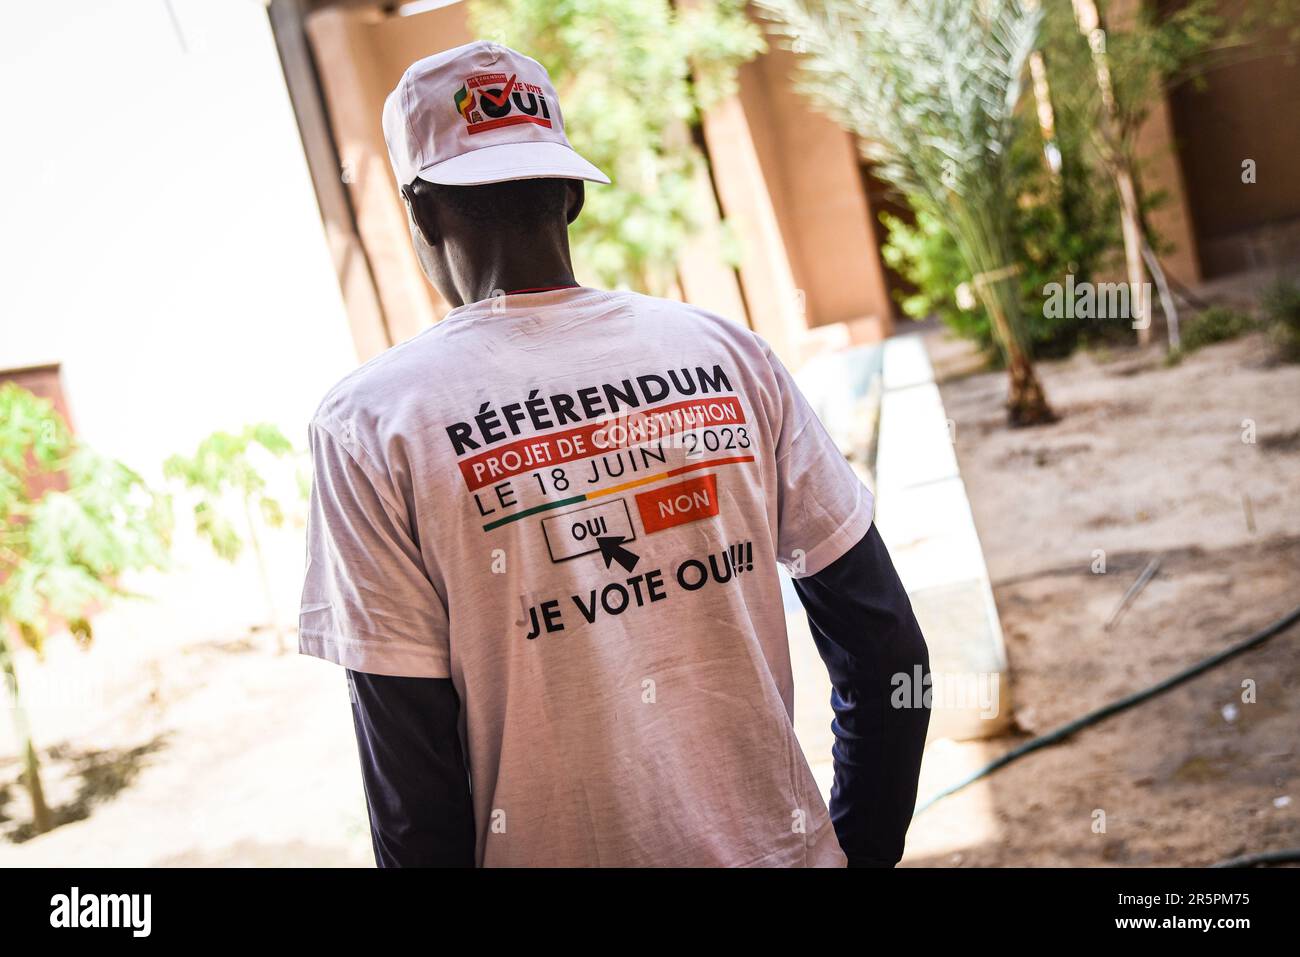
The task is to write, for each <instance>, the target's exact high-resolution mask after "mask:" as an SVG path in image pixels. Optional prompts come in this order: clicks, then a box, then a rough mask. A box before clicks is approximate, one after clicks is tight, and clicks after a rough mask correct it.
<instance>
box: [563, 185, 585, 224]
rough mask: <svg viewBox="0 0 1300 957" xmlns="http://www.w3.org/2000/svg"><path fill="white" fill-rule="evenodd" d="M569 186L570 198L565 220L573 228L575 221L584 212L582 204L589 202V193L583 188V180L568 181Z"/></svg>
mask: <svg viewBox="0 0 1300 957" xmlns="http://www.w3.org/2000/svg"><path fill="white" fill-rule="evenodd" d="M568 184H569V196H568V201H567V202H566V204H565V209H564V220H565V222H566V223H568V224H569V225H570V226H572V225H573V221H574V220H575V219H577V218H578V214H579V213H580V212H582V204H583V203H585V202H586V201H587V192H586V189H585V188H584V187H583V184H582V180H580V179H571V180H568Z"/></svg>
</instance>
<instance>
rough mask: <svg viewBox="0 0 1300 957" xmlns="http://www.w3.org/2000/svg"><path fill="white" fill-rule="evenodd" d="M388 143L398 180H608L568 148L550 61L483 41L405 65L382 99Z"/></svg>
mask: <svg viewBox="0 0 1300 957" xmlns="http://www.w3.org/2000/svg"><path fill="white" fill-rule="evenodd" d="M384 141H385V142H386V143H387V144H388V158H389V160H390V161H391V162H392V164H393V172H394V174H396V176H397V183H398V185H399V186H409V185H410V184H411V183H413V182H414V181H415V180H416V179H422V180H425V181H427V182H430V183H443V184H446V185H448V186H481V185H483V184H486V183H502V182H505V181H507V180H512V179H543V178H551V179H585V180H590V181H592V182H593V183H608V182H609V177H608V176H606V175H605V174H604V173H602V172H601V171H600V170H598V169H596V167H595V166H593V165H591V163H588V162H587V161H586V160H585V159H583V158H582V157H581V156H579V155H578V154H577V152H576V151H575V150H574V148H573V147H572V146H570V145H569V139H568V137H567V136H565V135H564V117H563V116H562V115H561V114H560V100H559V97H558V96H557V95H556V93H555V87H554V86H553V85H552V84H551V78H550V76H549V75H547V72H546V68H545V67H543V66H542V65H541V64H540V63H538V62H537V61H536V60H534V59H533V58H532V57H526V56H524V55H523V54H522V53H519V52H517V51H515V50H512V49H510V48H509V47H506V46H502V45H501V44H499V43H489V42H486V41H484V40H476V41H474V42H473V43H467V44H465V45H464V46H460V47H456V48H455V49H452V50H444V51H443V52H442V53H436V54H434V55H433V56H430V57H425V58H424V59H423V60H417V61H416V62H415V63H412V64H411V65H410V66H409V67H407V69H406V72H405V73H403V74H402V79H401V80H400V81H398V84H397V89H395V90H393V92H392V93H390V94H388V99H387V100H386V101H385V103H384Z"/></svg>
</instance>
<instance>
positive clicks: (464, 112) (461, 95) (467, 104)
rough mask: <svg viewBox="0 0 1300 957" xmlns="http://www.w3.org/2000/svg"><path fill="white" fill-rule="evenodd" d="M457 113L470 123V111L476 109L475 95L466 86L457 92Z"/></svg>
mask: <svg viewBox="0 0 1300 957" xmlns="http://www.w3.org/2000/svg"><path fill="white" fill-rule="evenodd" d="M455 100H456V111H457V112H458V113H460V115H461V116H463V117H465V122H467V123H468V122H469V111H470V110H472V109H474V94H473V93H471V92H470V91H469V89H468V88H467V87H465V86H462V87H461V88H460V89H459V90H457V91H456V95H455Z"/></svg>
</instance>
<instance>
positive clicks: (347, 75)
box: [306, 4, 471, 359]
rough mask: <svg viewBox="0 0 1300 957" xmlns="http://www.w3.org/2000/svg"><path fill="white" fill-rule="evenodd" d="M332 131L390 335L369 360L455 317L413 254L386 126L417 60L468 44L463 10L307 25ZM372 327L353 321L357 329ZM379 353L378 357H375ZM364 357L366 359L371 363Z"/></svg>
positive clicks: (370, 338)
mask: <svg viewBox="0 0 1300 957" xmlns="http://www.w3.org/2000/svg"><path fill="white" fill-rule="evenodd" d="M306 28H307V35H308V37H309V38H310V40H311V44H312V51H313V54H314V55H315V57H316V62H317V64H318V67H319V72H320V77H321V85H322V87H323V88H324V93H325V100H326V103H327V105H328V108H329V114H330V123H331V125H332V126H333V130H334V139H335V142H336V144H337V147H338V151H339V161H340V163H341V164H342V167H343V169H342V171H341V175H342V176H343V177H344V181H345V182H346V183H347V186H348V190H349V192H350V194H351V196H352V203H353V207H354V209H355V211H356V218H357V230H358V232H359V233H360V235H361V239H362V242H363V243H365V247H366V252H367V254H368V255H369V258H370V266H371V270H372V271H373V273H374V277H375V284H376V286H377V287H378V292H379V297H380V301H381V302H382V303H383V307H384V313H385V315H386V317H387V325H388V328H387V330H383V331H382V334H381V335H380V336H374V335H365V336H358V341H359V342H364V343H365V345H366V346H367V347H368V349H369V350H373V351H371V352H370V354H373V352H377V351H380V350H381V349H382V348H386V347H387V346H388V345H392V344H393V343H396V342H401V341H402V340H404V339H409V338H410V337H411V336H413V335H415V334H416V333H418V332H419V331H420V330H421V329H424V328H426V327H427V326H429V325H430V324H432V323H433V322H435V321H436V320H437V319H439V318H441V317H442V316H443V315H444V314H445V313H446V312H447V309H448V308H449V307H448V305H447V303H445V302H444V301H443V300H442V298H441V297H440V296H439V295H438V294H437V292H436V291H435V290H434V289H433V287H432V286H430V285H429V283H428V282H427V281H426V280H425V278H424V274H423V273H422V272H421V271H420V266H419V263H418V261H417V260H416V258H415V253H414V251H413V250H412V248H411V242H410V234H409V231H408V226H407V220H406V213H405V210H404V209H403V207H402V201H401V197H400V195H399V193H398V192H397V186H396V183H395V182H394V181H393V174H392V170H391V169H390V167H389V165H388V154H387V151H386V149H385V147H384V134H383V128H382V126H381V125H380V117H381V115H382V112H383V106H384V98H385V97H386V96H387V95H388V93H389V91H390V90H392V89H393V87H395V86H396V85H397V81H398V80H399V79H401V76H402V73H403V72H404V71H405V69H406V68H407V67H408V66H410V64H411V63H413V62H414V61H415V60H418V59H419V58H420V57H423V56H428V55H430V54H432V53H436V52H438V51H439V50H444V49H447V48H448V47H453V46H457V45H459V44H461V43H465V42H468V41H469V40H470V39H471V37H470V33H469V27H468V26H467V25H466V23H465V8H464V5H463V4H453V5H452V6H450V7H444V8H442V9H438V10H432V11H429V12H427V13H422V14H419V15H417V16H412V17H389V16H385V15H383V14H381V13H379V12H378V11H376V10H370V9H364V8H362V9H343V8H326V9H323V10H319V11H317V12H315V13H313V14H311V15H310V16H308V18H307V23H306ZM358 321H370V320H368V319H366V318H365V317H354V323H355V322H358ZM376 347H378V348H376ZM370 354H366V353H363V354H362V356H361V358H362V359H368V358H370Z"/></svg>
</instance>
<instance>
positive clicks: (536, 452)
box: [459, 396, 745, 492]
mask: <svg viewBox="0 0 1300 957" xmlns="http://www.w3.org/2000/svg"><path fill="white" fill-rule="evenodd" d="M744 421H745V412H744V410H743V409H742V408H741V406H740V402H739V401H738V400H737V399H736V398H735V397H734V396H717V397H715V398H711V399H688V400H686V401H685V402H674V403H672V404H671V405H663V406H659V407H658V408H655V409H648V410H646V411H644V412H629V413H627V414H624V415H618V416H614V417H612V418H607V419H601V420H600V421H599V422H592V423H590V424H589V425H580V426H578V427H576V428H572V429H567V430H566V431H564V432H552V433H551V434H550V435H539V436H535V437H533V438H528V439H520V440H518V441H516V442H511V443H509V444H508V445H503V446H501V447H500V448H497V449H489V450H487V451H486V452H480V453H478V454H477V455H475V456H472V457H470V458H468V459H465V460H464V461H463V462H460V463H459V465H460V472H461V475H463V476H464V477H465V485H466V486H467V487H468V488H469V490H470V491H471V492H473V491H477V490H478V489H481V488H483V486H485V485H491V484H492V483H493V482H500V481H503V480H505V479H508V478H510V477H511V476H514V475H519V474H520V473H522V472H531V471H533V470H534V469H539V468H546V467H552V466H556V465H563V464H564V463H566V462H575V461H577V460H578V459H586V458H591V457H592V456H593V455H600V454H601V453H603V452H612V451H616V450H618V449H625V448H630V447H632V446H634V445H642V444H644V443H646V442H652V441H654V440H655V439H658V438H663V437H664V436H668V435H673V434H675V433H678V432H689V431H691V430H692V429H699V428H703V427H704V426H708V425H740V424H742V423H744ZM669 474H672V473H671V472H670V473H669Z"/></svg>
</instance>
